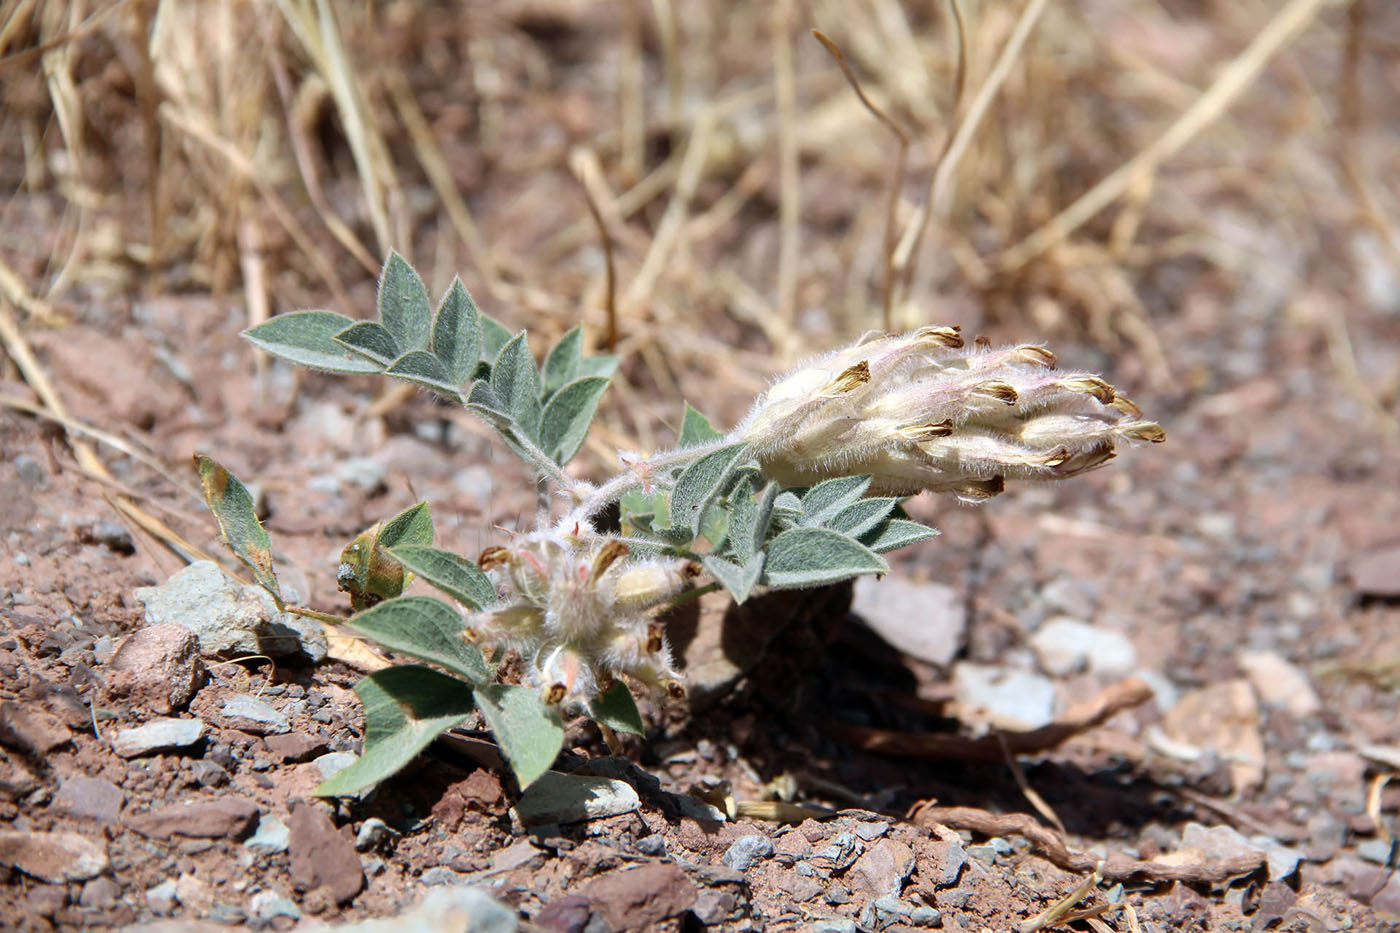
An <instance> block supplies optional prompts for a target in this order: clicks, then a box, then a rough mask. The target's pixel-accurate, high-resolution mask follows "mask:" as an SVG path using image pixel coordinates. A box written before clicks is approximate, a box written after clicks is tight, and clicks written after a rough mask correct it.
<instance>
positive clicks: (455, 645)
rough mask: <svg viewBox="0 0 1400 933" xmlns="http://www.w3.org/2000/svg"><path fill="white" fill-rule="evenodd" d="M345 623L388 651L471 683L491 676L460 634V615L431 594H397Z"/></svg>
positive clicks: (461, 627)
mask: <svg viewBox="0 0 1400 933" xmlns="http://www.w3.org/2000/svg"><path fill="white" fill-rule="evenodd" d="M346 624H347V625H349V626H350V628H352V629H354V630H355V631H357V632H359V633H360V634H362V635H364V636H365V637H366V638H370V639H373V640H374V641H375V642H377V643H379V644H381V645H383V646H384V647H385V648H388V649H389V650H390V651H397V652H398V653H399V654H406V655H408V656H409V657H413V658H417V659H419V660H420V661H429V662H431V663H433V664H437V665H439V666H441V667H445V668H447V669H448V670H449V671H452V672H453V673H454V674H460V675H461V676H462V677H465V678H466V679H467V680H469V681H471V682H472V683H473V684H484V683H486V681H487V680H489V679H490V677H491V675H490V672H489V671H488V670H487V668H486V660H485V659H484V658H483V657H482V656H481V652H480V651H478V650H477V648H476V646H475V645H473V644H472V643H471V642H469V641H467V640H466V639H465V638H464V637H463V632H464V629H465V625H464V624H463V622H462V616H461V615H460V614H459V613H458V612H457V610H456V609H453V608H452V607H451V606H449V605H447V603H445V602H443V601H442V600H440V599H435V598H433V597H432V596H400V597H399V598H398V599H391V600H388V601H387V602H382V603H380V604H379V605H377V606H373V607H371V608H369V609H366V610H365V611H364V612H361V613H359V614H358V615H355V616H354V617H353V618H351V619H350V621H349V622H348V623H346Z"/></svg>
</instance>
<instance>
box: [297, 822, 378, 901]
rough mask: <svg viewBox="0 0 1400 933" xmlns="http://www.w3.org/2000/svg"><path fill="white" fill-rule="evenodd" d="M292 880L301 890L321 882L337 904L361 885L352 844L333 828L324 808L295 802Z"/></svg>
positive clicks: (362, 875) (361, 870)
mask: <svg viewBox="0 0 1400 933" xmlns="http://www.w3.org/2000/svg"><path fill="white" fill-rule="evenodd" d="M290 828H291V840H290V848H291V853H292V880H293V881H294V882H296V884H297V887H298V888H300V889H302V890H310V889H312V888H318V887H321V886H322V885H324V886H326V887H327V888H329V889H330V891H331V894H332V896H334V898H335V901H336V903H337V904H347V903H349V902H350V901H351V900H353V899H354V898H355V895H357V894H359V893H360V890H361V889H362V888H363V887H364V885H365V872H364V868H363V867H362V866H361V865H360V857H359V856H358V855H357V854H355V846H354V843H352V842H351V841H350V840H348V839H346V838H345V837H344V836H342V835H341V834H340V833H339V831H337V830H336V828H335V824H334V823H332V822H331V818H330V816H329V815H328V814H327V813H326V811H325V810H324V809H323V808H322V807H320V806H317V805H315V804H309V803H299V804H297V805H296V806H295V807H294V808H293V809H292V818H291V824H290Z"/></svg>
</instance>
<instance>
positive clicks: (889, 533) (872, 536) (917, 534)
mask: <svg viewBox="0 0 1400 933" xmlns="http://www.w3.org/2000/svg"><path fill="white" fill-rule="evenodd" d="M936 537H938V529H937V528H930V527H929V526H927V525H923V524H920V523H919V522H911V521H908V520H906V519H903V518H891V519H889V520H887V521H885V522H884V523H883V524H881V525H878V526H876V527H875V528H874V529H873V530H871V531H869V532H867V533H866V534H864V535H862V536H861V541H862V542H864V544H865V546H866V547H868V548H870V549H871V550H872V551H874V552H876V553H877V554H887V553H889V552H890V551H894V550H898V549H899V548H902V547H905V546H906V545H910V544H918V543H919V542H920V541H927V540H928V539H929V538H936Z"/></svg>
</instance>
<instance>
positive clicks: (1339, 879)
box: [1326, 855, 1391, 904]
mask: <svg viewBox="0 0 1400 933" xmlns="http://www.w3.org/2000/svg"><path fill="white" fill-rule="evenodd" d="M1326 871H1327V874H1328V875H1329V876H1330V879H1331V881H1332V883H1333V884H1340V885H1341V886H1342V890H1344V891H1346V892H1347V896H1348V897H1352V898H1355V899H1356V900H1358V901H1360V902H1361V903H1363V904H1369V903H1370V902H1371V898H1373V897H1375V896H1376V895H1377V894H1378V893H1380V891H1381V890H1382V889H1384V888H1385V886H1386V883H1387V882H1388V881H1389V880H1390V875H1391V872H1390V870H1389V869H1388V868H1385V867H1383V866H1381V865H1372V864H1370V863H1369V862H1363V861H1361V859H1359V858H1352V857H1351V856H1349V855H1344V856H1342V857H1341V858H1335V859H1333V860H1332V861H1331V862H1330V863H1329V864H1328V865H1327V866H1326Z"/></svg>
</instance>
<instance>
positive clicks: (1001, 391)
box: [972, 379, 1020, 405]
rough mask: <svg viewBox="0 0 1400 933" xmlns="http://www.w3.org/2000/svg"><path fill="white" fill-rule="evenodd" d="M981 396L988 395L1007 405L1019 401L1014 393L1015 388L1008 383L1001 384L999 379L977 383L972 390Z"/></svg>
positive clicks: (1018, 397) (1018, 396)
mask: <svg viewBox="0 0 1400 933" xmlns="http://www.w3.org/2000/svg"><path fill="white" fill-rule="evenodd" d="M972 390H973V391H974V392H977V393H979V394H981V395H990V396H991V397H992V398H994V399H996V400H998V401H1001V402H1005V403H1006V404H1008V405H1015V404H1016V402H1017V401H1018V400H1019V399H1020V395H1018V394H1017V393H1016V387H1015V386H1013V385H1012V384H1011V383H1009V382H1002V381H1001V380H1000V379H989V380H987V381H986V382H979V383H978V384H977V385H975V386H973V389H972Z"/></svg>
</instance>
